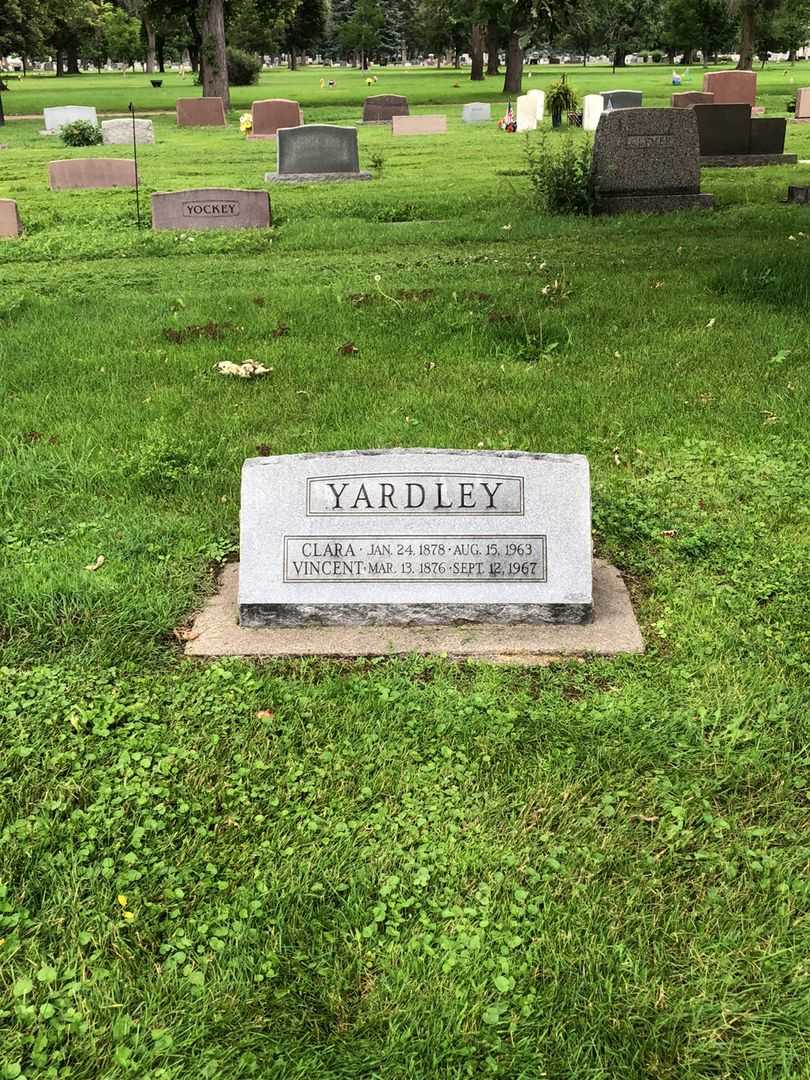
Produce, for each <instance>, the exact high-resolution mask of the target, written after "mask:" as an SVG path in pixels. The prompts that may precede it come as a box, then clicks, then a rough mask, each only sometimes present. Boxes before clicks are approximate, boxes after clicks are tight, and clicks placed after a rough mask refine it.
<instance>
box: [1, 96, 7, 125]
mask: <svg viewBox="0 0 810 1080" xmlns="http://www.w3.org/2000/svg"><path fill="white" fill-rule="evenodd" d="M5 122H6V114H5V113H4V112H3V97H2V95H0V127H2V126H3V124H5Z"/></svg>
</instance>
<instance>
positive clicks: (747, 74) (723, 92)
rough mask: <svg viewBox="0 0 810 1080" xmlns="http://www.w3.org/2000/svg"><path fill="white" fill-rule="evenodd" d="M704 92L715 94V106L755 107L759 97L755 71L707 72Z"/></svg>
mask: <svg viewBox="0 0 810 1080" xmlns="http://www.w3.org/2000/svg"><path fill="white" fill-rule="evenodd" d="M703 91H704V93H706V94H714V103H715V105H753V104H754V103H755V102H756V97H757V75H756V72H755V71H736V70H735V71H707V72H706V74H705V75H704V76H703Z"/></svg>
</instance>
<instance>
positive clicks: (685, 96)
mask: <svg viewBox="0 0 810 1080" xmlns="http://www.w3.org/2000/svg"><path fill="white" fill-rule="evenodd" d="M713 104H714V94H702V93H701V92H700V91H699V90H685V91H684V92H683V93H682V94H673V95H672V108H673V109H690V108H691V107H692V106H693V105H713Z"/></svg>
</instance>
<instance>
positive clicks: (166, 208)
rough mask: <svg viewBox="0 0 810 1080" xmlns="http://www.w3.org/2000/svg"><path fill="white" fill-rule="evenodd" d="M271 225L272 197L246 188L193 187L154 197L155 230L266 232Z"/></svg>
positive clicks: (153, 215) (153, 220) (153, 223)
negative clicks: (242, 230)
mask: <svg viewBox="0 0 810 1080" xmlns="http://www.w3.org/2000/svg"><path fill="white" fill-rule="evenodd" d="M270 223H271V217H270V196H269V195H268V194H267V192H266V191H252V190H247V189H244V188H190V189H188V190H186V191H162V192H155V193H154V194H153V195H152V228H153V229H154V230H155V231H156V232H160V231H162V230H164V229H193V230H195V231H202V230H208V229H266V228H269V226H270Z"/></svg>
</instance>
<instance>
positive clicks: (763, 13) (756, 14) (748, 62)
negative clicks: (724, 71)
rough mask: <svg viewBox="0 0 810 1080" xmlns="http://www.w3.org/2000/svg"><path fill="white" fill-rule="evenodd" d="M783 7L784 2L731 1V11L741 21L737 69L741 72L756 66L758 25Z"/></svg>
mask: <svg viewBox="0 0 810 1080" xmlns="http://www.w3.org/2000/svg"><path fill="white" fill-rule="evenodd" d="M788 2H789V3H790V2H791V0H788ZM781 5H782V0H729V10H730V11H731V13H732V14H733V15H736V16H737V17H738V18H739V20H740V59H739V60H738V62H737V67H738V68H739V69H740V70H741V71H750V70H751V68H752V67H753V66H754V52H755V47H756V37H757V27H758V25H760V26H761V25H762V24H763V23H764V22H765V21H766V20H767V19H768V18H769V17H770V16H771V15H772V14H773V13H774V12H775V11H777V10H778V9H779V8H780V7H781Z"/></svg>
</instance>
